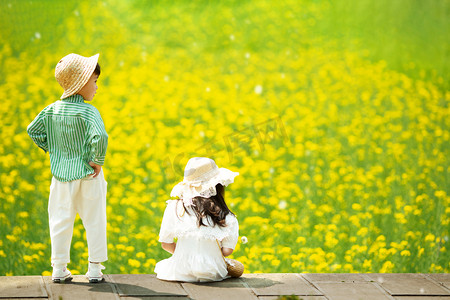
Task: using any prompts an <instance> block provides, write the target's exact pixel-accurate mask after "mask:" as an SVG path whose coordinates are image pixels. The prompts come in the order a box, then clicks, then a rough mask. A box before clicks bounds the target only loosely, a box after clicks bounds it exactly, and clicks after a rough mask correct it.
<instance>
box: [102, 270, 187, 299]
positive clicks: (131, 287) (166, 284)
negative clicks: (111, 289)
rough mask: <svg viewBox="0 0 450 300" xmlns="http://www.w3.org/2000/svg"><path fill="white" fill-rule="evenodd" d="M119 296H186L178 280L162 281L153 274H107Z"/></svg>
mask: <svg viewBox="0 0 450 300" xmlns="http://www.w3.org/2000/svg"><path fill="white" fill-rule="evenodd" d="M108 279H109V280H110V281H111V282H112V283H114V285H115V286H116V288H117V292H118V293H119V295H120V296H121V297H125V296H187V293H186V291H185V290H184V289H183V287H182V286H181V284H180V283H179V282H173V281H164V280H159V279H157V278H156V275H155V274H114V275H108Z"/></svg>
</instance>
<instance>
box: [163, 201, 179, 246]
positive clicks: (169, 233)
mask: <svg viewBox="0 0 450 300" xmlns="http://www.w3.org/2000/svg"><path fill="white" fill-rule="evenodd" d="M175 209H176V206H175V205H174V201H173V200H169V201H167V206H166V210H165V211H164V216H163V219H162V221H161V229H160V231H159V242H161V243H173V239H174V238H175V237H176V234H175V230H174V228H175V225H176V224H175V222H176V221H177V220H176V211H175Z"/></svg>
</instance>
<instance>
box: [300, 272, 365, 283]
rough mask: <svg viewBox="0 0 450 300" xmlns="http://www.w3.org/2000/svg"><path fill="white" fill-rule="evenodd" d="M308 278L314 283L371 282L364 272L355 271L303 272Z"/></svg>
mask: <svg viewBox="0 0 450 300" xmlns="http://www.w3.org/2000/svg"><path fill="white" fill-rule="evenodd" d="M302 276H303V277H304V278H306V280H308V281H309V282H312V283H316V282H369V281H370V278H367V277H366V276H364V275H363V274H355V273H331V274H330V273H305V274H302Z"/></svg>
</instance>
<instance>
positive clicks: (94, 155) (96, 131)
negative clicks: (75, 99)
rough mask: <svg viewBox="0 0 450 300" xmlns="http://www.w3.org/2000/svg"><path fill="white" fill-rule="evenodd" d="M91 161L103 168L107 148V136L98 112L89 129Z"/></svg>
mask: <svg viewBox="0 0 450 300" xmlns="http://www.w3.org/2000/svg"><path fill="white" fill-rule="evenodd" d="M90 145H91V155H90V158H91V161H92V162H94V163H96V164H97V165H100V166H103V164H104V163H105V156H106V148H107V147H108V134H107V133H106V129H105V124H103V120H102V118H101V116H100V113H98V111H97V112H96V118H95V120H94V121H93V122H92V124H91V129H90Z"/></svg>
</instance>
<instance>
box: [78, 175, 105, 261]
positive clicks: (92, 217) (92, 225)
mask: <svg viewBox="0 0 450 300" xmlns="http://www.w3.org/2000/svg"><path fill="white" fill-rule="evenodd" d="M106 185H107V183H106V181H105V178H104V176H103V171H101V172H100V174H99V175H98V176H97V177H95V178H87V179H82V180H81V181H80V191H79V197H78V199H77V201H76V204H77V207H76V209H77V211H78V214H79V215H80V218H81V220H82V221H83V225H84V228H85V229H86V239H87V243H88V251H89V261H90V262H97V263H100V262H104V261H106V260H107V259H108V254H107V242H106Z"/></svg>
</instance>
